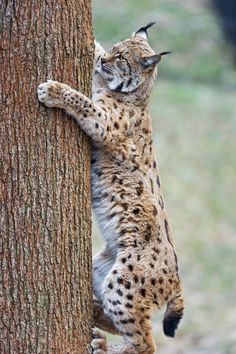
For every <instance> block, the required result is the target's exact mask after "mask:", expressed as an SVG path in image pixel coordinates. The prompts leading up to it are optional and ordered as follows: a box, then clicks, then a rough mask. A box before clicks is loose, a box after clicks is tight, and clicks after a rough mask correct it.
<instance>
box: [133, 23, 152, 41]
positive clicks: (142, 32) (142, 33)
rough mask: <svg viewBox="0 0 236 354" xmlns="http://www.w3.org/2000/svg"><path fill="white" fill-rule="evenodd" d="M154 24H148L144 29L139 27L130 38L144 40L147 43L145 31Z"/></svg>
mask: <svg viewBox="0 0 236 354" xmlns="http://www.w3.org/2000/svg"><path fill="white" fill-rule="evenodd" d="M155 23H156V22H150V23H149V24H148V25H147V26H145V27H141V28H140V29H139V30H138V31H136V32H134V33H133V34H132V36H131V38H134V37H141V38H143V39H145V41H147V39H148V34H147V30H148V29H149V28H150V27H152V26H153V25H155Z"/></svg>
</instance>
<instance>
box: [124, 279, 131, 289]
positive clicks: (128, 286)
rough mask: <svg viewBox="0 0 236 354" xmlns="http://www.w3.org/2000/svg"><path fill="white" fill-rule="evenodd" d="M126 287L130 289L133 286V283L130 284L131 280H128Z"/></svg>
mask: <svg viewBox="0 0 236 354" xmlns="http://www.w3.org/2000/svg"><path fill="white" fill-rule="evenodd" d="M125 288H126V289H130V288H131V284H130V282H129V281H128V282H127V283H125Z"/></svg>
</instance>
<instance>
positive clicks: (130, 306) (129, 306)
mask: <svg viewBox="0 0 236 354" xmlns="http://www.w3.org/2000/svg"><path fill="white" fill-rule="evenodd" d="M125 307H127V309H132V308H133V305H132V304H130V303H129V302H127V303H126V304H125Z"/></svg>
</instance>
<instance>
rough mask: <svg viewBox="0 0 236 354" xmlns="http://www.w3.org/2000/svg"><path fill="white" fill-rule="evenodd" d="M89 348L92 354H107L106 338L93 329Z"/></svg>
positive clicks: (96, 329) (100, 332) (98, 330)
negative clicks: (91, 349)
mask: <svg viewBox="0 0 236 354" xmlns="http://www.w3.org/2000/svg"><path fill="white" fill-rule="evenodd" d="M91 347H92V348H93V354H107V340H106V336H105V335H104V334H103V332H102V331H100V329H98V328H93V339H92V342H91Z"/></svg>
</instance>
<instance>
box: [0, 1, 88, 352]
mask: <svg viewBox="0 0 236 354" xmlns="http://www.w3.org/2000/svg"><path fill="white" fill-rule="evenodd" d="M92 59H93V35H92V28H91V2H90V1H87V0H80V1H77V0H71V1H68V2H66V1H64V0H57V1H56V0H52V1H42V0H34V1H31V0H25V1H20V0H8V1H6V0H2V1H1V2H0V105H1V114H0V115H1V131H0V134H1V135H0V139H1V147H0V152H1V162H0V167H1V251H0V252H1V253H0V257H1V263H0V273H1V277H2V282H1V283H2V289H1V306H2V309H1V316H0V323H1V328H0V332H1V334H0V337H1V338H0V352H1V353H17V354H21V353H24V354H28V353H29V354H35V353H41V354H45V353H55V354H60V353H62V354H65V353H77V354H85V353H87V352H89V351H90V350H89V349H87V345H88V343H89V342H90V335H91V324H92V306H91V303H92V290H91V281H90V280H91V271H90V270H91V244H90V243H91V239H90V235H91V212H90V187H89V184H90V176H89V168H90V143H89V141H88V139H87V137H86V136H85V135H84V134H83V133H82V132H81V131H80V130H79V128H78V126H77V125H76V123H75V122H74V121H73V119H71V118H68V117H67V116H66V115H65V114H64V113H63V112H61V111H60V110H55V109H47V108H45V107H44V106H43V105H41V104H39V102H38V101H37V96H36V90H37V86H38V84H39V83H41V82H44V81H45V80H47V79H53V80H58V81H62V82H65V83H68V84H69V85H71V86H72V87H74V88H79V89H80V90H81V91H82V92H85V94H86V95H89V94H90V89H91V71H92Z"/></svg>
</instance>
